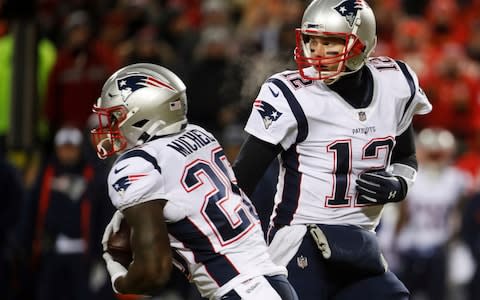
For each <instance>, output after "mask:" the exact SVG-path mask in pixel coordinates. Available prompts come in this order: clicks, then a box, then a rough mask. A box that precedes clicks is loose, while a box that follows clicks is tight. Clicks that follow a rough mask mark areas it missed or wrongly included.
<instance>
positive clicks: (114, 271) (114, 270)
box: [103, 252, 127, 294]
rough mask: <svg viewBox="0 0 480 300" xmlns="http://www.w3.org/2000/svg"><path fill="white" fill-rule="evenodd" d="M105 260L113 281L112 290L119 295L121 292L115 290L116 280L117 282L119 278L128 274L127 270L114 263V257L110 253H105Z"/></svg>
mask: <svg viewBox="0 0 480 300" xmlns="http://www.w3.org/2000/svg"><path fill="white" fill-rule="evenodd" d="M103 259H104V260H105V263H106V264H107V270H108V273H109V274H110V278H111V280H112V288H113V290H114V291H115V293H117V294H118V293H119V292H118V290H117V289H116V288H115V280H117V278H118V277H120V276H124V275H125V274H127V269H126V268H125V267H124V266H122V265H121V264H120V263H119V262H116V261H114V260H113V258H112V256H111V255H110V254H109V253H108V252H105V253H103Z"/></svg>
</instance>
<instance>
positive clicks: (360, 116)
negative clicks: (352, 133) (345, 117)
mask: <svg viewBox="0 0 480 300" xmlns="http://www.w3.org/2000/svg"><path fill="white" fill-rule="evenodd" d="M358 119H359V120H360V121H362V122H363V121H365V120H366V119H367V114H365V112H364V111H361V112H359V113H358Z"/></svg>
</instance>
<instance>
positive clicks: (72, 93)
mask: <svg viewBox="0 0 480 300" xmlns="http://www.w3.org/2000/svg"><path fill="white" fill-rule="evenodd" d="M91 26H92V24H91V20H90V17H89V15H88V13H86V12H85V11H75V12H73V13H71V14H70V15H69V16H68V17H67V19H66V22H65V32H64V33H65V40H64V42H63V45H62V46H61V48H60V50H59V53H58V58H57V61H56V62H55V65H54V67H53V70H52V73H51V74H50V77H49V79H48V89H47V99H46V115H47V118H48V122H49V125H50V127H51V132H56V131H57V130H58V129H59V127H60V126H61V125H62V124H71V125H73V126H75V127H77V128H83V126H84V124H85V123H86V121H87V118H88V116H89V115H90V113H91V106H92V103H94V102H95V100H96V98H97V95H98V91H100V90H101V88H102V84H103V82H104V81H105V79H106V78H107V77H108V74H109V73H110V72H111V71H112V70H114V69H115V67H116V65H115V61H114V60H112V58H113V57H114V55H113V54H111V53H105V52H103V51H101V50H99V48H98V47H96V44H95V39H94V37H93V33H92V28H91ZM101 49H104V48H101Z"/></svg>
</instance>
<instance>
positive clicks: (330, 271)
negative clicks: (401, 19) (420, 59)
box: [234, 0, 431, 299]
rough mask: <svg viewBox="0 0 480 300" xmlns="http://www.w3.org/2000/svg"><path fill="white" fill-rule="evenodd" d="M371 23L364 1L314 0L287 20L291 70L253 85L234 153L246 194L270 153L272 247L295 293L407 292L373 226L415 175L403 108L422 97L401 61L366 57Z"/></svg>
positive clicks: (408, 116) (426, 108)
mask: <svg viewBox="0 0 480 300" xmlns="http://www.w3.org/2000/svg"><path fill="white" fill-rule="evenodd" d="M375 26H376V25H375V17H374V14H373V11H372V9H371V8H370V7H369V6H368V4H367V3H366V2H364V1H361V0H314V1H312V2H311V3H310V5H309V6H308V7H307V8H306V10H305V12H304V15H303V19H302V24H301V28H298V29H297V30H296V33H297V48H296V49H295V60H296V62H297V64H298V70H296V71H285V72H281V73H278V74H275V75H272V76H271V77H270V78H268V80H266V82H265V83H264V84H263V85H262V87H261V89H260V92H259V94H258V96H257V98H256V100H255V101H254V103H253V109H252V111H251V114H250V117H249V119H248V121H247V124H246V126H245V131H246V132H247V133H249V136H248V137H247V139H246V141H245V142H244V145H243V146H242V148H241V151H240V153H239V155H238V157H237V159H236V161H235V163H234V171H235V174H236V176H237V179H238V183H239V185H240V187H241V188H242V189H243V190H244V191H245V192H246V193H247V195H250V194H251V193H252V192H253V191H254V189H255V187H256V183H257V182H258V181H259V179H260V178H261V176H262V175H263V173H264V172H265V170H266V168H267V167H268V166H269V165H270V163H271V162H272V161H273V160H274V159H276V158H278V160H279V163H280V171H279V176H278V183H277V190H276V195H275V200H274V201H275V205H274V208H273V213H272V215H271V219H270V232H269V237H270V240H271V242H270V251H271V253H272V256H273V258H274V260H275V261H277V262H279V263H281V264H284V265H287V269H288V271H289V279H290V282H291V283H292V285H293V286H294V288H295V289H296V290H297V292H298V295H299V298H300V299H332V297H336V298H335V299H407V298H408V290H407V289H406V288H405V287H404V285H403V284H402V283H401V282H400V281H399V280H398V278H396V277H395V275H394V274H393V273H392V272H390V271H389V270H388V267H387V265H386V263H385V261H384V259H383V257H382V255H381V253H380V250H379V246H378V241H377V239H376V236H375V228H376V226H377V225H378V222H379V219H380V216H381V213H382V209H383V205H384V204H385V203H388V202H398V201H402V200H403V199H404V198H405V196H406V194H407V191H408V187H409V186H411V185H412V184H413V182H414V180H415V174H416V169H417V160H416V157H415V144H414V135H413V132H414V131H413V128H412V126H411V123H412V118H413V116H414V115H415V114H426V113H428V112H430V110H431V105H430V103H429V102H428V99H427V97H426V95H425V94H424V93H423V91H422V89H421V88H420V87H419V83H418V79H417V76H416V75H415V73H414V72H413V71H412V70H411V69H410V68H409V67H408V66H407V65H406V64H405V63H403V62H401V61H396V60H394V59H392V58H389V57H371V58H369V56H370V54H371V52H372V51H373V49H374V47H375V44H376V33H375ZM272 238H273V240H272ZM319 254H321V255H319Z"/></svg>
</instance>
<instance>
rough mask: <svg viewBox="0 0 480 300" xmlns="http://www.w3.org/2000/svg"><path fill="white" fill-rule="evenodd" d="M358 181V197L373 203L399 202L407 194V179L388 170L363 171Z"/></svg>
mask: <svg viewBox="0 0 480 300" xmlns="http://www.w3.org/2000/svg"><path fill="white" fill-rule="evenodd" d="M356 183H357V191H358V198H359V199H363V200H367V201H370V202H373V203H378V204H385V203H388V202H399V201H402V200H403V199H404V198H405V196H406V195H407V189H408V188H407V183H406V181H405V179H403V178H402V177H400V176H394V175H392V174H391V173H389V172H386V171H375V172H370V173H362V174H360V176H358V179H357V180H356Z"/></svg>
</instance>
